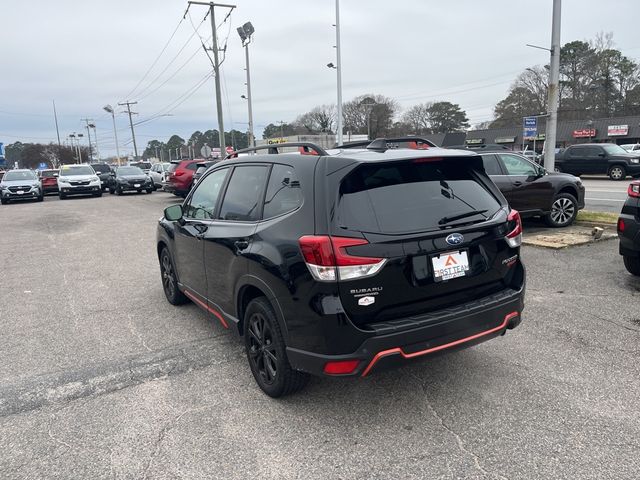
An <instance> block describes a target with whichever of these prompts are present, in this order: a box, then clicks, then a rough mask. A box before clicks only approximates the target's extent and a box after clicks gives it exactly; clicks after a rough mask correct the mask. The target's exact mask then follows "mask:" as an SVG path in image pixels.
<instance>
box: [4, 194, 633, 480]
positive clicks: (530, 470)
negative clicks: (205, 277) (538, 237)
mask: <svg viewBox="0 0 640 480" xmlns="http://www.w3.org/2000/svg"><path fill="white" fill-rule="evenodd" d="M174 202H175V199H174V198H173V197H172V196H170V195H167V194H164V193H154V194H152V195H133V196H125V197H113V196H108V195H107V196H105V197H103V198H99V199H77V200H76V199H73V200H69V201H64V202H60V201H59V200H58V199H57V198H53V197H47V198H46V200H45V202H44V203H43V204H38V203H33V204H20V205H9V206H7V207H5V206H3V207H0V222H1V223H2V226H3V233H4V237H3V238H4V239H5V245H6V246H7V248H6V250H5V251H4V252H3V253H2V254H0V260H1V262H0V264H1V265H2V274H1V275H0V451H1V452H2V455H0V472H1V474H0V476H1V477H2V478H10V479H13V478H16V479H21V478H24V479H26V478H31V479H33V478H65V479H66V478H70V479H86V478H91V479H102V478H104V479H142V478H147V479H165V478H166V479H169V478H194V479H196V478H221V479H222V478H224V479H244V478H278V479H281V478H282V479H387V478H393V477H395V478H403V479H405V478H407V479H410V478H415V479H424V478H451V479H457V478H464V479H483V480H484V479H539V478H553V479H565V478H566V479H606V478H611V479H632V478H637V472H638V469H639V468H640V440H639V439H640V400H639V399H640V380H639V379H640V362H639V361H638V360H639V358H638V357H639V353H640V346H639V342H640V308H639V307H640V280H639V279H635V278H633V277H631V276H630V275H628V274H627V273H626V271H625V270H624V267H623V266H622V261H621V258H620V257H619V256H618V254H617V241H615V240H613V241H607V242H601V243H596V244H592V245H587V246H582V247H575V248H571V249H566V250H559V251H551V250H544V249H538V248H530V247H526V248H524V249H523V252H522V254H523V257H524V260H525V262H526V265H527V268H528V285H527V297H526V303H527V307H526V310H525V314H524V319H523V323H522V324H521V326H520V327H519V328H517V329H516V330H513V331H509V332H508V333H507V334H506V335H505V336H504V337H499V338H497V339H494V340H492V341H489V342H486V343H484V344H481V345H478V346H476V347H474V348H471V349H467V350H463V351H460V352H457V353H453V354H450V355H442V356H438V357H434V358H428V359H424V360H422V361H418V362H416V363H413V364H410V365H409V366H407V367H406V368H403V369H399V370H392V371H387V372H383V373H380V374H377V375H374V376H372V377H371V378H367V379H362V380H346V381H345V380H338V379H313V380H312V381H311V382H310V385H309V386H308V388H307V389H305V390H304V391H303V392H302V393H300V394H298V395H296V396H293V397H289V398H286V399H283V400H273V399H270V398H268V397H266V396H265V395H263V394H262V393H261V392H260V391H259V390H258V388H257V387H256V385H255V383H254V381H253V378H252V376H251V373H250V371H249V368H248V365H247V362H246V359H245V357H244V352H243V348H242V344H241V343H240V342H239V341H238V340H236V339H234V338H233V337H232V336H231V334H229V332H226V331H224V330H223V329H222V328H221V327H220V325H219V324H218V323H217V322H216V321H215V320H212V319H208V318H207V316H206V315H205V314H204V313H203V312H201V311H200V310H199V309H198V308H197V307H195V306H194V305H186V306H184V307H172V306H170V305H169V304H168V303H167V302H166V301H165V300H164V298H163V294H162V290H161V285H160V280H159V272H158V267H157V260H156V257H155V251H154V248H153V240H154V232H155V222H156V220H157V218H158V217H159V216H160V213H161V211H162V209H163V208H164V207H165V206H167V205H169V204H171V203H174ZM25 246H26V247H25ZM27 292H29V293H27Z"/></svg>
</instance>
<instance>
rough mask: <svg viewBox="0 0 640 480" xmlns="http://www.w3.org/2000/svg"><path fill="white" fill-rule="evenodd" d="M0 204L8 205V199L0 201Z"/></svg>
mask: <svg viewBox="0 0 640 480" xmlns="http://www.w3.org/2000/svg"><path fill="white" fill-rule="evenodd" d="M0 203H1V204H2V205H6V204H7V203H9V199H8V198H3V199H0Z"/></svg>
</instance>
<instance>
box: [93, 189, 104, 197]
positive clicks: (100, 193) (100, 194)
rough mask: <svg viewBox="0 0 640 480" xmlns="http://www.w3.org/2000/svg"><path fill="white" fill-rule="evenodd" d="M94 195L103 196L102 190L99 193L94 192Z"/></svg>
mask: <svg viewBox="0 0 640 480" xmlns="http://www.w3.org/2000/svg"><path fill="white" fill-rule="evenodd" d="M93 196H94V197H101V196H102V190H100V191H99V192H98V193H94V194H93Z"/></svg>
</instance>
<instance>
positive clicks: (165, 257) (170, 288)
mask: <svg viewBox="0 0 640 480" xmlns="http://www.w3.org/2000/svg"><path fill="white" fill-rule="evenodd" d="M160 274H161V275H162V289H163V290H164V295H165V297H167V300H168V301H169V303H170V304H171V305H182V304H183V303H186V302H187V301H188V298H187V297H186V296H185V294H184V293H182V292H181V291H180V289H179V288H178V280H177V278H176V271H175V268H173V262H172V261H171V256H170V255H169V251H168V250H167V249H166V248H163V249H162V253H160Z"/></svg>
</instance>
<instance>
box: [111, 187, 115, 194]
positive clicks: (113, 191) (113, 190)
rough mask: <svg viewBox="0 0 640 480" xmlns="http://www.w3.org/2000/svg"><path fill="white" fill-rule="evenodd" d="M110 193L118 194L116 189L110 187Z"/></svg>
mask: <svg viewBox="0 0 640 480" xmlns="http://www.w3.org/2000/svg"><path fill="white" fill-rule="evenodd" d="M109 193H110V194H111V195H113V194H114V193H116V189H115V187H109Z"/></svg>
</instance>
